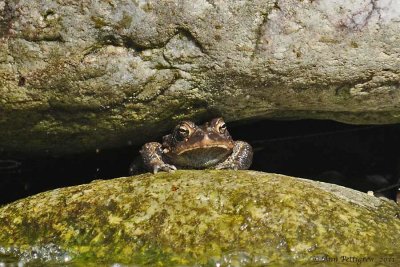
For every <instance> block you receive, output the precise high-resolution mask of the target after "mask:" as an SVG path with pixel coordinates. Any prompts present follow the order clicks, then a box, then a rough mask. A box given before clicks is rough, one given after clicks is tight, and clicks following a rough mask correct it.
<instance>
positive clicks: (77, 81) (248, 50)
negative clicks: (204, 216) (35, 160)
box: [0, 0, 400, 153]
mask: <svg viewBox="0 0 400 267" xmlns="http://www.w3.org/2000/svg"><path fill="white" fill-rule="evenodd" d="M399 21H400V9H399V5H398V2H397V1H370V0H336V1H330V0H320V1H298V0H286V1H272V0H256V1H236V0H230V1H213V0H210V1H206V0H204V1H180V0H170V1H130V0H129V1H126V0H125V1H124V0H120V1H117V0H102V1H101V0H98V1H88V0H85V1H79V2H76V1H69V0H60V1H45V0H35V1H31V0H0V146H1V148H3V149H6V150H11V151H21V152H39V153H43V152H44V151H48V152H50V153H68V152H78V151H82V150H88V149H95V148H101V147H106V146H108V147H110V146H117V145H121V144H126V143H128V142H130V143H133V144H139V143H141V142H143V140H144V136H146V137H150V136H149V135H153V136H154V135H158V134H160V133H161V132H163V131H165V130H166V129H169V128H170V127H171V126H172V125H174V124H175V122H176V121H178V120H181V119H183V118H192V119H198V120H200V119H202V118H205V117H210V116H213V115H215V114H218V115H223V116H224V117H225V118H226V119H227V120H229V121H232V120H243V119H249V118H254V117H257V118H262V117H264V118H273V117H275V118H277V117H283V118H327V119H335V120H338V121H345V122H351V123H393V122H400V107H399V104H398V103H399V102H400V90H399V77H400V76H399V71H400V49H399V43H400V27H399ZM143 133H146V135H144V134H143Z"/></svg>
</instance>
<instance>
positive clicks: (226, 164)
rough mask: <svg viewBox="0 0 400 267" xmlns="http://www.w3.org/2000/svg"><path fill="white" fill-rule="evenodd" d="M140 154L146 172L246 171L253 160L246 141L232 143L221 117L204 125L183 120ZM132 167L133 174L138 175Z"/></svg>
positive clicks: (146, 145) (251, 150)
mask: <svg viewBox="0 0 400 267" xmlns="http://www.w3.org/2000/svg"><path fill="white" fill-rule="evenodd" d="M140 154H141V156H142V161H143V162H142V163H143V164H144V167H145V169H147V170H148V171H152V172H153V173H157V172H158V171H167V172H169V171H174V170H176V169H233V170H245V169H248V168H249V167H250V165H251V162H252V159H253V149H252V147H251V146H250V145H249V144H248V143H246V142H243V141H233V140H232V137H231V136H230V135H229V132H228V130H227V129H226V124H225V122H224V120H223V119H222V118H215V119H213V120H211V121H210V122H207V123H205V124H203V125H201V126H198V125H196V124H194V123H193V122H191V121H182V122H180V123H179V124H178V125H177V126H176V127H175V128H174V130H173V131H172V133H171V134H168V135H166V136H164V137H163V143H162V144H161V143H157V142H150V143H146V144H144V145H143V147H142V150H140ZM133 165H134V164H132V166H133ZM132 166H131V169H130V172H131V174H132V173H135V170H134V169H135V166H133V167H132Z"/></svg>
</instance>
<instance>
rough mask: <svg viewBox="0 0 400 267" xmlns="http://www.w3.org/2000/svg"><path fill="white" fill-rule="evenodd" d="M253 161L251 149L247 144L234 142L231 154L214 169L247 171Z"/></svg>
mask: <svg viewBox="0 0 400 267" xmlns="http://www.w3.org/2000/svg"><path fill="white" fill-rule="evenodd" d="M252 161H253V148H252V147H251V145H250V144H249V143H246V142H243V141H235V145H234V147H233V152H232V154H231V155H230V156H229V157H228V158H227V159H226V160H225V161H223V162H221V163H219V164H217V165H216V166H215V169H217V170H221V169H232V170H247V169H248V168H250V165H251V163H252Z"/></svg>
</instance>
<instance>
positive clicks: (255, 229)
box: [0, 170, 400, 266]
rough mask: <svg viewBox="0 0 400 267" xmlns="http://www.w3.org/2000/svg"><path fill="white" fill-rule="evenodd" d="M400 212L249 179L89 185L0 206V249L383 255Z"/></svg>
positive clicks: (277, 256)
mask: <svg viewBox="0 0 400 267" xmlns="http://www.w3.org/2000/svg"><path fill="white" fill-rule="evenodd" d="M399 215H400V208H399V207H398V206H397V205H396V204H395V203H394V202H392V201H389V200H386V199H381V198H375V197H373V196H369V195H367V194H364V193H361V192H357V191H354V190H351V189H347V188H344V187H340V186H336V185H330V184H325V183H320V182H313V181H308V180H304V179H296V178H292V177H288V176H283V175H277V174H267V173H261V172H255V171H215V170H210V171H176V172H174V173H158V174H156V175H152V174H143V175H139V176H135V177H130V178H119V179H114V180H107V181H94V182H92V183H90V184H85V185H80V186H74V187H68V188H62V189H57V190H53V191H49V192H45V193H41V194H38V195H35V196H32V197H29V198H26V199H22V200H19V201H16V202H14V203H11V204H8V205H6V206H3V207H1V208H0V246H2V247H14V248H18V249H20V250H22V251H23V250H29V248H31V247H32V246H40V245H43V246H44V245H46V244H55V245H57V246H60V247H61V248H63V249H65V250H66V251H68V252H69V253H71V255H77V256H76V258H75V260H76V261H79V260H88V261H90V262H105V263H110V262H119V263H127V264H129V263H133V264H138V265H159V266H174V265H193V264H199V265H205V266H215V265H216V264H217V263H218V262H219V263H223V262H224V261H225V262H226V261H235V260H236V261H237V262H239V263H240V264H241V266H262V265H265V264H267V263H276V264H279V263H290V262H292V263H293V262H299V263H310V259H314V260H315V259H322V258H323V257H329V258H335V257H338V258H339V262H340V257H341V256H352V257H376V259H377V260H378V258H377V257H380V256H390V257H393V259H395V260H396V261H397V263H398V262H399V261H400V257H399V255H400V219H399Z"/></svg>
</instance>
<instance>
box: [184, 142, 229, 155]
mask: <svg viewBox="0 0 400 267" xmlns="http://www.w3.org/2000/svg"><path fill="white" fill-rule="evenodd" d="M207 151H209V153H218V151H220V152H221V153H222V152H223V151H232V147H230V146H228V145H204V146H191V147H190V146H188V147H186V148H185V149H182V150H181V151H179V152H177V153H176V155H178V156H181V155H184V154H187V153H207Z"/></svg>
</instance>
